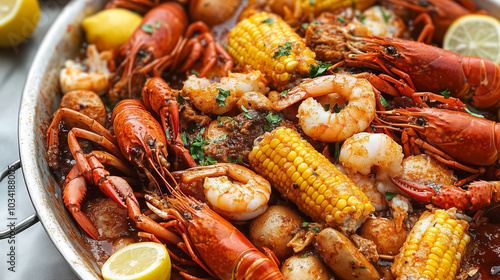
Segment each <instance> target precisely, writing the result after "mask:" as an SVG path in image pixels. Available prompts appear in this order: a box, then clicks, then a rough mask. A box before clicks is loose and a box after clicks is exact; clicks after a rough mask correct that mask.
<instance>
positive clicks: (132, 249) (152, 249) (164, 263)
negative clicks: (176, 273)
mask: <svg viewBox="0 0 500 280" xmlns="http://www.w3.org/2000/svg"><path fill="white" fill-rule="evenodd" d="M170 269H171V267H170V257H169V256H168V253H167V249H166V248H165V246H164V245H162V244H159V243H154V242H141V243H134V244H131V245H128V246H127V247H124V248H122V249H120V250H119V251H117V252H116V253H114V254H113V255H111V257H110V258H109V259H108V260H107V261H106V262H105V263H104V265H103V266H102V269H101V273H102V277H103V278H104V279H105V280H139V279H140V280H146V279H148V280H168V279H170Z"/></svg>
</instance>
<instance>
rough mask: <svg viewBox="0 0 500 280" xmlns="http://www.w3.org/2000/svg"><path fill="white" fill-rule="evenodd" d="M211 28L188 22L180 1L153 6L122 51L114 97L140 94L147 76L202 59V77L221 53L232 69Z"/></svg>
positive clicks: (226, 63)
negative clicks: (211, 32)
mask: <svg viewBox="0 0 500 280" xmlns="http://www.w3.org/2000/svg"><path fill="white" fill-rule="evenodd" d="M209 31H210V30H209V28H208V27H207V25H206V24H204V23H203V22H195V23H192V24H190V25H188V17H187V15H186V12H185V11H184V8H183V7H182V6H181V5H179V4H178V3H174V2H168V3H163V4H160V5H158V6H156V7H154V8H153V9H151V10H150V11H149V12H147V14H146V15H145V16H144V18H143V20H142V22H141V24H140V26H139V27H138V28H137V29H136V30H135V31H134V33H133V34H132V36H131V37H130V39H129V40H128V42H127V43H126V44H125V45H123V46H122V47H121V48H120V49H119V51H118V56H117V59H116V61H117V65H118V67H117V69H116V71H115V73H114V75H113V77H111V81H112V83H113V86H112V89H111V91H110V96H111V98H112V99H117V98H118V97H121V98H127V97H128V98H130V97H139V95H140V91H141V88H142V86H143V83H144V80H145V77H147V76H150V77H151V76H155V77H158V76H160V75H161V73H162V72H163V71H164V70H170V71H174V70H175V71H185V70H188V69H189V68H190V67H192V66H193V65H194V64H195V63H196V62H197V61H198V60H199V59H200V58H202V64H203V67H202V69H201V70H200V71H199V72H200V75H199V76H200V77H203V76H204V75H206V74H207V73H208V71H209V70H210V69H212V68H213V67H214V66H215V64H216V62H217V55H219V54H220V55H221V56H222V57H223V58H224V60H225V64H224V66H223V69H222V71H223V72H227V71H229V70H231V69H232V65H233V61H232V58H231V56H230V55H229V54H228V53H227V52H226V50H225V49H224V48H223V47H222V46H221V45H220V44H219V43H217V42H215V40H214V39H213V37H212V35H211V34H210V32H209ZM196 34H199V36H195V35H196Z"/></svg>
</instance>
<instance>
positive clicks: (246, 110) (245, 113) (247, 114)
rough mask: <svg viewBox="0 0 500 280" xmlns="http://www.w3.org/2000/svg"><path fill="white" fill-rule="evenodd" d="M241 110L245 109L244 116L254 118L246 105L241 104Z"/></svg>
mask: <svg viewBox="0 0 500 280" xmlns="http://www.w3.org/2000/svg"><path fill="white" fill-rule="evenodd" d="M241 111H243V116H245V117H247V118H248V119H250V120H251V119H252V116H250V114H249V113H248V109H247V108H245V106H243V105H241Z"/></svg>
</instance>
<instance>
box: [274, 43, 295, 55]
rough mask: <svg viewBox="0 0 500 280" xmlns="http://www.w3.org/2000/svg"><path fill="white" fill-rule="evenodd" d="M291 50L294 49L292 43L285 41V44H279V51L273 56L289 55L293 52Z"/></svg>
mask: <svg viewBox="0 0 500 280" xmlns="http://www.w3.org/2000/svg"><path fill="white" fill-rule="evenodd" d="M291 50H292V43H290V42H285V45H284V46H278V51H277V52H274V56H273V58H276V57H280V56H288V55H290V54H291Z"/></svg>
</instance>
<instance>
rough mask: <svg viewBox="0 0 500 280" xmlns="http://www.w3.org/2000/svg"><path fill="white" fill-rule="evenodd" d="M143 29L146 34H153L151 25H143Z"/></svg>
mask: <svg viewBox="0 0 500 280" xmlns="http://www.w3.org/2000/svg"><path fill="white" fill-rule="evenodd" d="M141 29H142V31H144V32H146V33H149V34H153V26H151V24H143V25H141Z"/></svg>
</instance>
